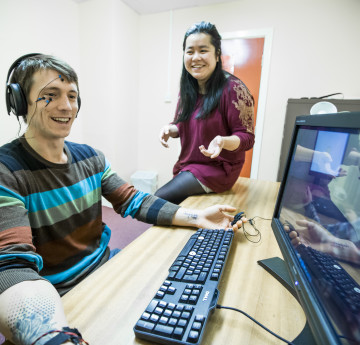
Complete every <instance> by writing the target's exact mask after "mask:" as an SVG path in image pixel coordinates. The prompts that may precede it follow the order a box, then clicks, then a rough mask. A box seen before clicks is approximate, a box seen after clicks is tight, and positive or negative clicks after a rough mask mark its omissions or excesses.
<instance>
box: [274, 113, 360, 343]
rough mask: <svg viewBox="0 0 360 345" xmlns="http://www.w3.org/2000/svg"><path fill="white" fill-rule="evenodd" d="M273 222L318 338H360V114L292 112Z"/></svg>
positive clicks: (335, 340)
mask: <svg viewBox="0 0 360 345" xmlns="http://www.w3.org/2000/svg"><path fill="white" fill-rule="evenodd" d="M272 228H273V231H274V234H275V236H276V239H277V241H278V244H279V247H280V249H281V251H282V254H283V257H284V261H285V262H286V264H287V267H288V271H289V274H290V277H291V280H292V283H293V285H294V288H295V290H296V293H297V295H298V297H299V301H300V303H301V305H302V307H303V309H304V312H305V314H306V317H307V320H308V322H309V325H310V328H311V330H312V333H313V335H314V339H315V340H316V342H317V343H318V344H360V285H359V284H360V113H339V114H330V115H310V116H300V117H297V119H296V122H295V128H294V132H293V138H292V144H291V148H290V152H289V156H288V161H287V165H286V168H285V172H284V176H283V180H282V183H281V186H280V190H279V195H278V199H277V202H276V206H275V211H274V216H273V221H272Z"/></svg>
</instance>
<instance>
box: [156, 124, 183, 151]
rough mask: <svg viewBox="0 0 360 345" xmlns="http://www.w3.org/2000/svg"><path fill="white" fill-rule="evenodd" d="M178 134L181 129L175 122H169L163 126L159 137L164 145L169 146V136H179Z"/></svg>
mask: <svg viewBox="0 0 360 345" xmlns="http://www.w3.org/2000/svg"><path fill="white" fill-rule="evenodd" d="M178 136H179V130H178V128H177V126H176V125H173V124H169V125H165V126H164V127H163V128H161V130H160V135H159V139H160V142H161V145H162V146H164V147H169V144H168V143H167V141H168V139H169V137H171V138H177V137H178Z"/></svg>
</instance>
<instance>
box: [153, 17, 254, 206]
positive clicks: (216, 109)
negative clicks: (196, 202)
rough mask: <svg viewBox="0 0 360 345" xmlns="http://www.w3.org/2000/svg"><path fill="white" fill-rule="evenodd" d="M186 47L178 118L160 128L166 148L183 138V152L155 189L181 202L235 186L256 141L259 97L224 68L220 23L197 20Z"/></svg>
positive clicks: (186, 38)
mask: <svg viewBox="0 0 360 345" xmlns="http://www.w3.org/2000/svg"><path fill="white" fill-rule="evenodd" d="M183 52H184V64H183V69H182V74H181V80H180V95H179V101H178V104H177V108H176V112H175V118H174V121H173V122H172V123H170V124H168V125H165V126H164V127H163V128H162V129H161V131H160V142H161V144H162V145H163V146H165V147H168V143H167V141H168V139H169V137H172V138H178V137H180V141H181V152H180V156H179V159H178V161H177V162H176V164H175V166H174V168H173V174H174V178H173V179H172V180H171V181H169V182H168V183H167V184H165V185H164V186H163V187H161V188H160V189H159V190H158V191H157V192H156V193H155V195H157V196H159V197H161V198H163V199H165V200H169V201H171V202H173V203H176V204H179V203H180V202H182V201H183V200H185V199H186V198H187V197H188V196H191V195H196V194H203V193H210V192H215V193H221V192H224V191H226V190H228V189H230V188H231V187H232V186H233V185H234V183H235V182H236V180H237V178H238V177H239V174H240V171H241V168H242V166H243V164H244V161H245V151H247V150H249V149H251V148H252V147H253V145H254V141H255V137H254V124H253V123H254V99H253V97H252V95H251V94H250V91H249V90H248V89H247V87H246V86H245V84H244V83H243V82H242V81H241V80H240V79H238V78H237V77H235V76H234V75H232V74H230V73H227V72H226V71H223V69H222V63H221V36H220V35H219V33H218V31H217V29H216V27H215V25H213V24H211V23H209V22H201V23H197V24H195V25H193V26H192V27H191V28H190V29H189V30H188V31H187V32H186V34H185V37H184V42H183Z"/></svg>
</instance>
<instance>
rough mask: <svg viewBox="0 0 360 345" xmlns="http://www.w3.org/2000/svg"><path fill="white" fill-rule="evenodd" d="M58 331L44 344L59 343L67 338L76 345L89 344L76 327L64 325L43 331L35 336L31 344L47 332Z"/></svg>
mask: <svg viewBox="0 0 360 345" xmlns="http://www.w3.org/2000/svg"><path fill="white" fill-rule="evenodd" d="M52 333H59V334H57V335H56V336H55V337H53V338H51V339H50V340H48V341H47V342H46V343H45V344H44V345H60V344H63V343H64V342H65V341H67V340H71V341H72V342H73V343H74V344H76V345H84V344H86V345H89V344H88V343H87V342H86V341H85V340H84V339H83V338H82V336H81V334H80V332H79V331H78V330H77V329H76V328H69V327H64V328H63V329H62V330H53V331H49V332H46V333H44V334H43V335H41V336H40V337H39V338H37V339H36V340H35V341H34V342H33V343H32V344H31V345H35V344H36V343H37V342H38V341H39V340H40V339H41V338H43V337H45V336H46V335H48V334H52Z"/></svg>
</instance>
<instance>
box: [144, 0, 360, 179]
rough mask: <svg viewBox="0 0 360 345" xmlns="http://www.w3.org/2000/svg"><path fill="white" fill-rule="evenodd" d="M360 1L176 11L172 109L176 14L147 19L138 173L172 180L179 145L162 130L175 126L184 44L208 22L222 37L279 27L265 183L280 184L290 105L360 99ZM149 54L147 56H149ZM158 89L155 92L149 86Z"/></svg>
mask: <svg viewBox="0 0 360 345" xmlns="http://www.w3.org/2000/svg"><path fill="white" fill-rule="evenodd" d="M359 15H360V1H358V0H342V1H338V0H316V1H313V0H304V1H294V0H272V1H268V0H256V1H254V0H241V1H234V2H229V3H226V4H218V5H211V6H206V7H195V8H191V9H184V10H177V11H174V12H173V27H172V31H173V34H172V47H173V49H172V52H173V53H172V61H171V63H172V65H173V70H172V76H171V78H172V81H171V91H172V103H170V104H167V103H164V97H165V93H166V86H167V84H166V83H167V82H166V80H167V63H168V59H167V57H168V55H167V50H168V47H169V44H168V32H169V17H170V13H169V12H167V13H161V14H154V15H148V16H142V17H141V21H140V27H141V31H140V37H141V42H142V43H141V49H142V54H140V56H141V60H140V71H141V72H140V93H141V94H142V95H143V97H144V98H143V99H142V101H141V102H140V113H139V122H140V123H144V124H145V125H144V127H141V128H140V135H139V139H140V140H139V152H138V167H139V168H140V169H145V168H147V169H154V170H157V171H159V172H160V184H163V183H165V182H166V181H167V179H169V178H171V170H172V166H173V164H174V162H175V161H176V156H177V147H176V145H175V141H172V143H171V146H172V147H171V149H170V150H166V149H165V148H162V146H160V144H159V143H158V138H157V137H158V132H159V129H160V128H161V126H162V125H163V124H165V123H167V122H169V121H171V120H172V118H173V114H174V109H175V105H176V97H177V92H178V85H179V78H180V72H181V64H182V61H181V59H182V40H183V36H184V34H185V31H186V30H187V28H188V27H189V26H190V25H191V24H193V23H194V22H197V21H200V20H207V21H210V22H212V23H214V24H216V26H217V28H218V30H219V31H220V32H221V33H226V32H235V31H244V30H255V29H260V28H273V32H274V34H273V45H272V56H271V64H270V75H269V81H268V94H267V103H266V109H265V121H264V132H263V138H262V149H261V156H260V164H259V172H258V178H259V179H265V180H273V181H275V180H276V176H277V170H278V161H279V155H280V148H281V139H282V131H283V126H284V117H285V111H286V104H287V100H288V98H299V97H313V96H323V95H326V94H330V93H334V92H342V93H343V94H344V96H345V98H360V87H359V80H360V63H359V61H360V44H359V43H358V42H359V37H360V21H359ZM146 53H147V54H146ZM149 85H151V87H149Z"/></svg>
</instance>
